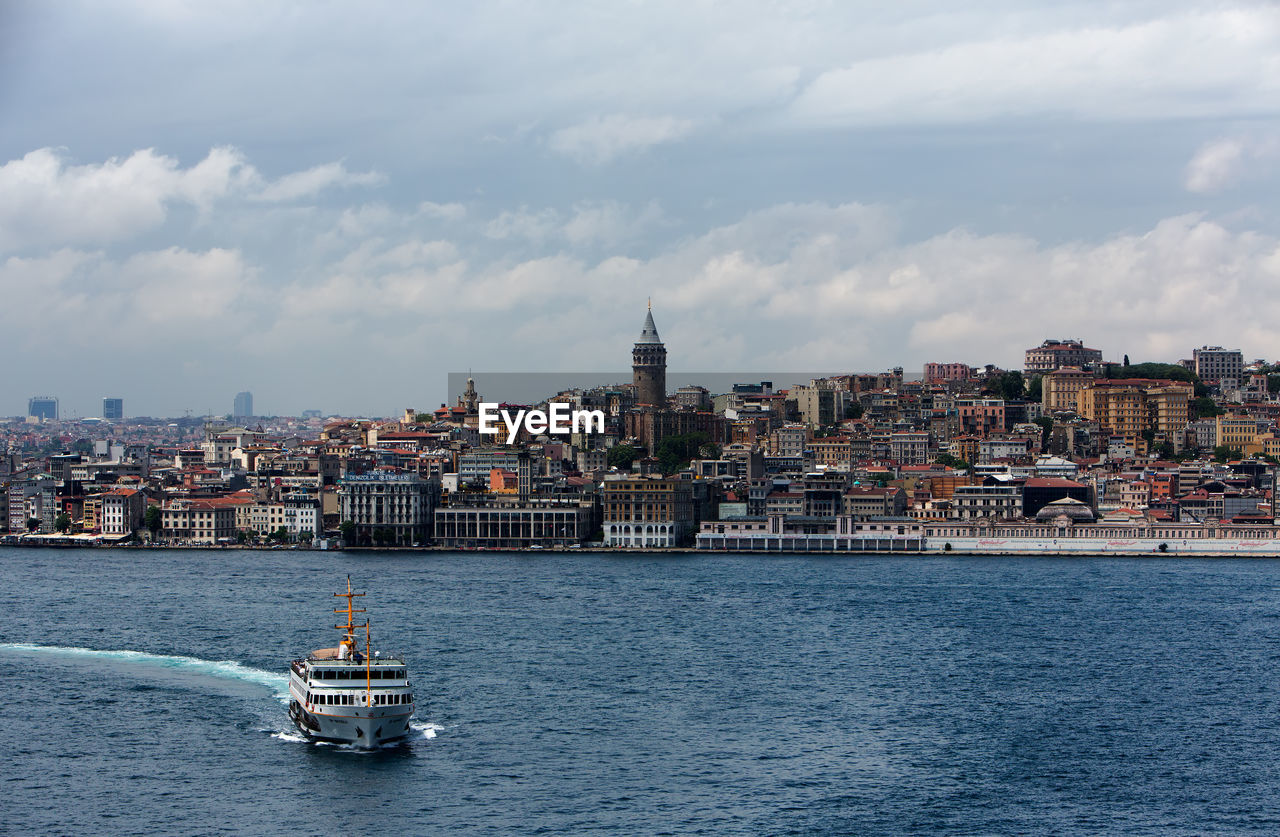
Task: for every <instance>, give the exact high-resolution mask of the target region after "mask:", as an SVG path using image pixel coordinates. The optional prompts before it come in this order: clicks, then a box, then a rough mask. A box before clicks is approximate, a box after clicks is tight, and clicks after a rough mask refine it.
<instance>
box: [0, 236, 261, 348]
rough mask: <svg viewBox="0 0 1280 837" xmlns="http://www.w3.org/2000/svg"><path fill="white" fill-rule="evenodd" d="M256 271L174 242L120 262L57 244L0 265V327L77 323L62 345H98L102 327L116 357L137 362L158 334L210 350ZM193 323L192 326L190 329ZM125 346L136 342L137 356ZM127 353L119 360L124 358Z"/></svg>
mask: <svg viewBox="0 0 1280 837" xmlns="http://www.w3.org/2000/svg"><path fill="white" fill-rule="evenodd" d="M255 273H256V271H255V270H254V269H253V268H252V267H250V266H249V265H248V264H247V263H246V262H245V260H244V258H243V257H242V255H241V254H240V253H239V252H237V251H234V250H224V249H218V248H214V249H210V250H206V251H202V252H193V251H190V250H185V249H182V248H179V247H170V248H168V249H165V250H154V251H143V252H139V253H135V254H134V255H132V256H129V257H128V258H126V259H124V260H115V259H111V258H108V257H107V256H106V255H104V254H103V253H102V252H97V251H95V252H84V251H77V250H69V249H64V250H59V251H56V252H53V253H50V254H48V255H45V256H39V257H30V258H21V257H17V256H14V257H10V258H9V259H7V260H5V261H4V262H3V263H0V296H2V297H3V298H4V299H5V300H6V305H4V306H0V309H3V318H4V319H2V320H0V322H3V323H4V326H5V330H6V331H8V332H9V333H10V334H19V335H29V336H31V337H37V336H38V335H39V333H40V330H39V329H38V328H35V327H34V324H35V323H38V322H43V323H50V322H61V323H68V324H69V323H77V324H79V325H78V327H76V328H68V329H67V330H66V333H65V334H64V338H65V339H64V341H63V344H64V345H65V346H74V345H76V344H80V349H83V348H84V347H95V348H97V347H100V346H101V341H102V339H103V333H104V332H103V331H102V329H101V328H99V327H97V326H103V325H106V326H109V333H110V334H112V335H114V336H116V337H117V338H119V342H118V343H116V350H115V351H116V352H118V356H117V360H118V361H119V362H122V363H134V364H136V363H141V362H143V361H144V360H145V359H146V358H147V356H148V355H149V353H150V349H149V348H147V347H150V346H154V345H156V344H155V343H154V341H155V340H157V339H159V338H168V339H181V340H182V342H183V345H184V346H186V347H187V351H190V350H192V349H200V350H203V351H217V348H216V347H217V346H218V344H219V343H220V341H221V340H223V339H224V337H225V335H226V334H227V333H228V332H229V331H232V330H235V329H238V328H244V327H246V326H247V325H248V320H241V321H240V322H239V323H236V324H234V325H232V324H231V323H233V322H234V321H230V320H224V318H227V317H229V316H230V315H232V314H233V313H235V312H236V311H237V307H238V306H239V305H240V304H241V303H243V302H244V301H245V300H246V299H247V298H248V297H251V296H253V295H255V294H256V291H254V290H253V280H254V278H255ZM193 324H199V325H200V327H199V328H193ZM129 346H133V347H137V350H138V351H137V354H134V353H132V352H131V351H130V349H129V348H127V347H129ZM126 359H127V360H126Z"/></svg>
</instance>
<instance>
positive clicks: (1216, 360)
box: [1191, 346, 1244, 388]
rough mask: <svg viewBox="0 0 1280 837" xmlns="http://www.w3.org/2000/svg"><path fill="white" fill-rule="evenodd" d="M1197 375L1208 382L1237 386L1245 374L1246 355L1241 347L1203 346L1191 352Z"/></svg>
mask: <svg viewBox="0 0 1280 837" xmlns="http://www.w3.org/2000/svg"><path fill="white" fill-rule="evenodd" d="M1191 362H1192V365H1193V366H1194V367H1195V372H1196V375H1197V376H1199V378H1200V380H1201V381H1203V382H1205V383H1206V384H1217V385H1219V386H1229V387H1232V388H1234V387H1237V386H1239V385H1240V379H1241V378H1242V377H1243V376H1244V355H1243V354H1242V353H1241V352H1240V350H1239V349H1224V348H1222V347H1221V346H1201V347H1200V348H1198V349H1194V350H1192V352H1191Z"/></svg>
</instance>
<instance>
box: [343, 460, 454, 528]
mask: <svg viewBox="0 0 1280 837" xmlns="http://www.w3.org/2000/svg"><path fill="white" fill-rule="evenodd" d="M439 497H440V486H439V483H437V482H435V481H434V480H427V479H423V478H422V477H421V476H419V475H418V474H416V473H412V472H411V473H396V472H388V471H375V472H373V473H370V474H350V475H348V476H346V477H343V478H342V479H341V480H339V481H338V517H339V519H340V520H341V521H342V522H343V523H347V522H350V523H352V524H354V525H355V532H354V536H355V541H356V543H357V544H360V545H366V546H367V545H372V544H375V543H377V544H386V545H400V546H412V545H413V544H422V543H426V542H427V540H428V539H429V538H430V537H431V527H432V513H433V512H434V511H435V507H436V503H437V502H438V500H439Z"/></svg>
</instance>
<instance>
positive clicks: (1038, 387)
mask: <svg viewBox="0 0 1280 837" xmlns="http://www.w3.org/2000/svg"><path fill="white" fill-rule="evenodd" d="M1027 398H1029V399H1030V400H1032V401H1040V400H1041V399H1043V398H1044V387H1043V382H1042V380H1041V376H1040V375H1033V376H1031V382H1030V383H1028V384H1027Z"/></svg>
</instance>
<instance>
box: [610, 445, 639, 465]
mask: <svg viewBox="0 0 1280 837" xmlns="http://www.w3.org/2000/svg"><path fill="white" fill-rule="evenodd" d="M607 461H608V463H609V467H610V468H617V469H618V470H619V471H630V470H631V463H633V462H635V461H636V449H635V448H634V447H632V446H631V445H614V446H613V447H611V448H609V454H608V458H607Z"/></svg>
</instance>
